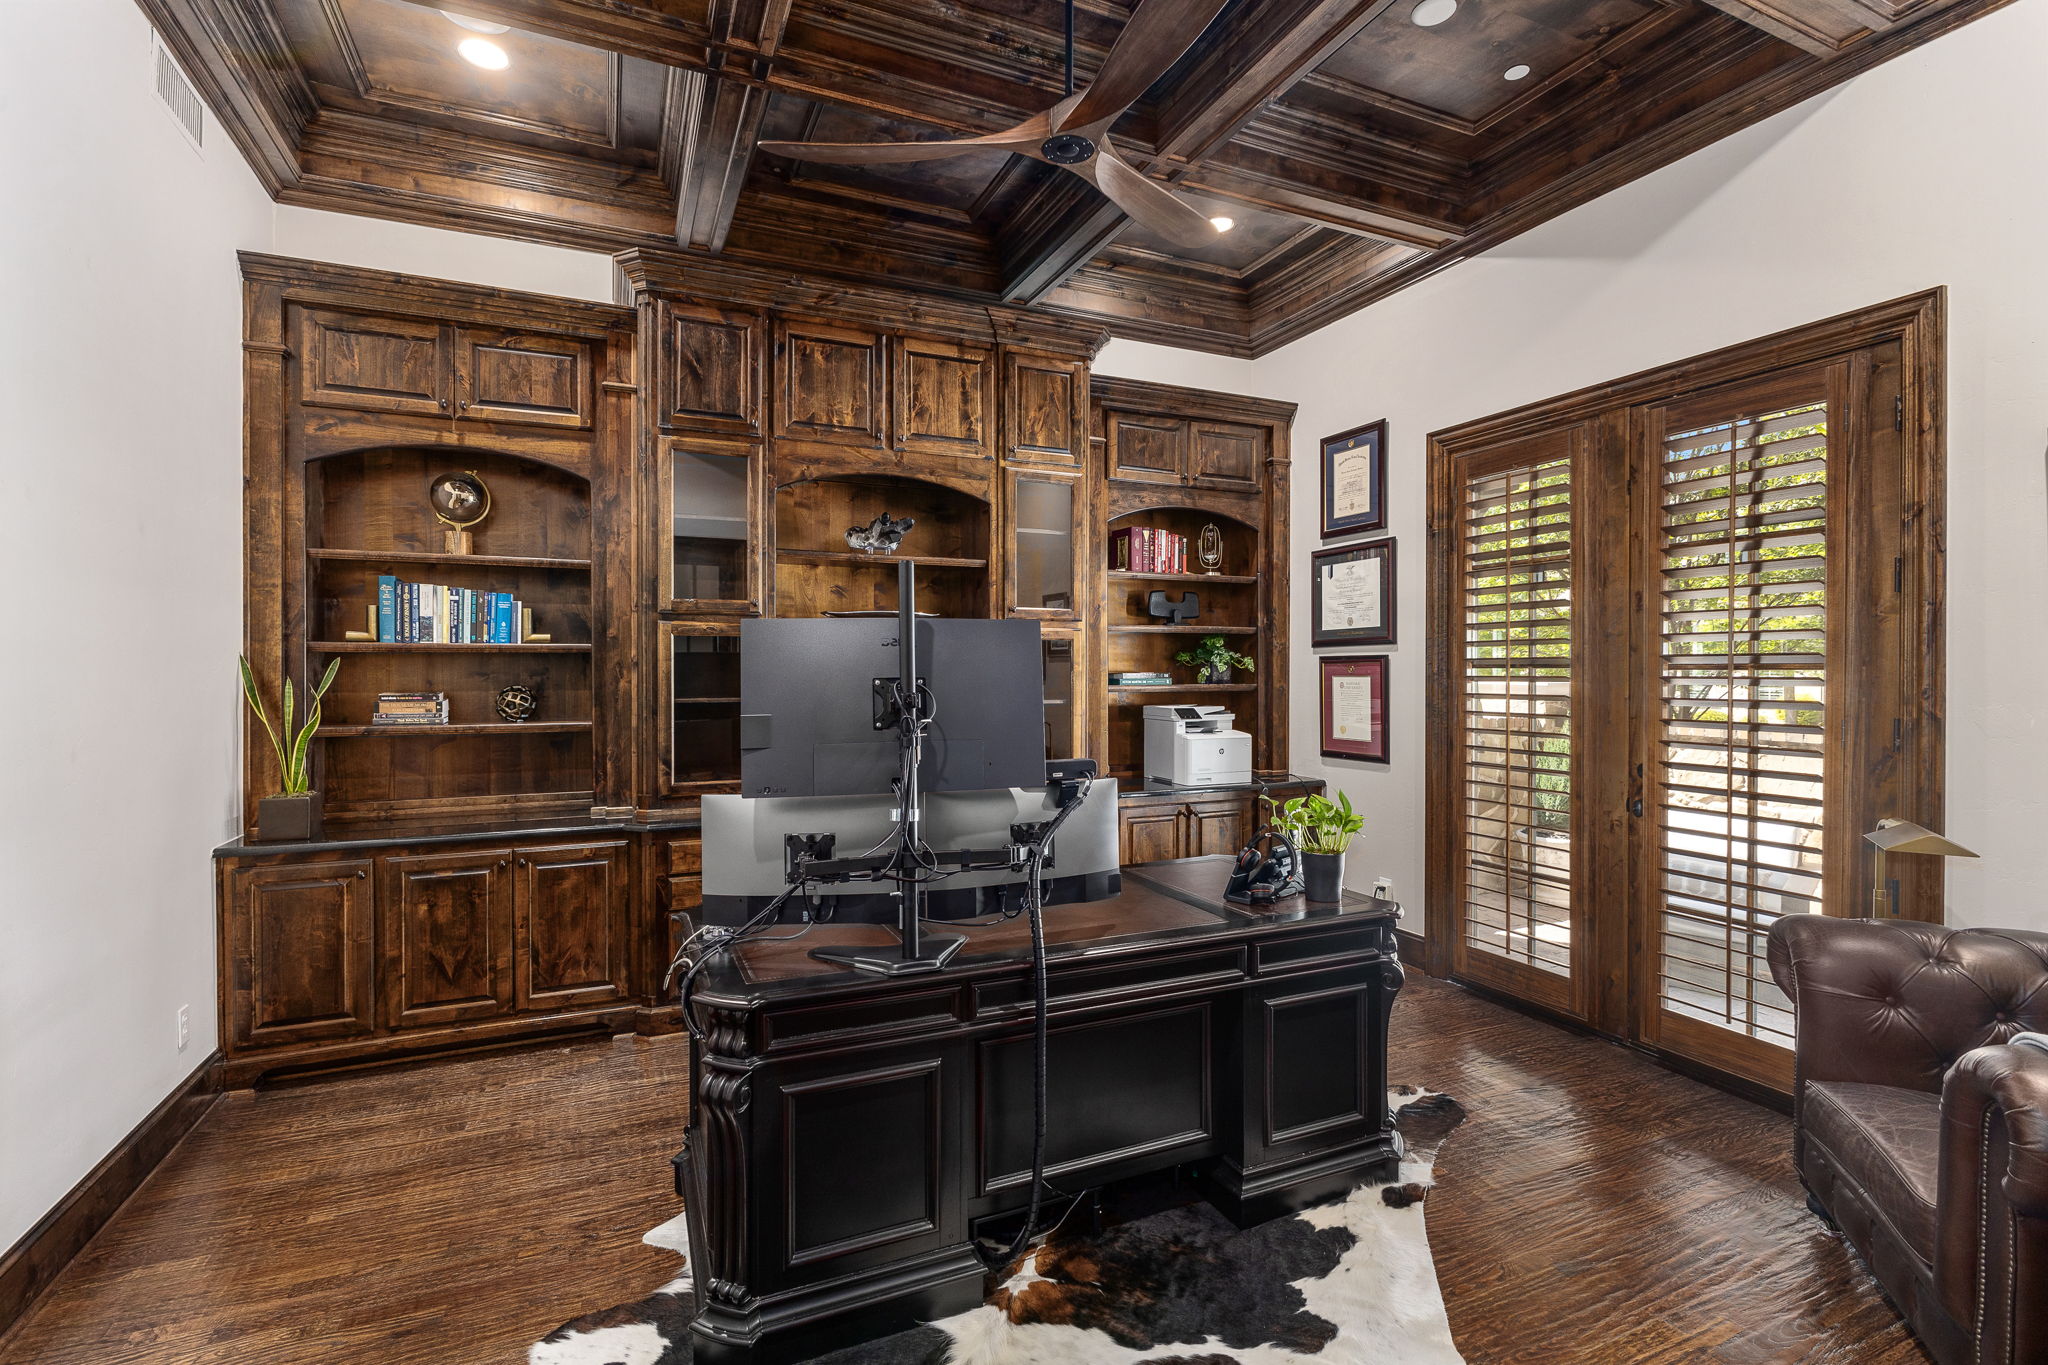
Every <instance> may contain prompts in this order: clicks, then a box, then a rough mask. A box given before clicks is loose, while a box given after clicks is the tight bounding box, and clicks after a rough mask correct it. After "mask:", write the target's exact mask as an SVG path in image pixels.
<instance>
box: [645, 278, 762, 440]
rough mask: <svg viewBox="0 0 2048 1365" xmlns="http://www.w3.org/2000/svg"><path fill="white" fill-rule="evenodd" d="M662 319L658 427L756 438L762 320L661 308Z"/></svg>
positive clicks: (719, 311) (731, 312)
mask: <svg viewBox="0 0 2048 1365" xmlns="http://www.w3.org/2000/svg"><path fill="white" fill-rule="evenodd" d="M662 319H663V323H664V325H663V328H662V337H661V399H660V403H661V406H660V409H659V411H660V413H661V424H662V425H663V426H665V427H669V428H671V429H679V430H685V431H714V432H725V433H730V434H733V435H740V436H759V435H760V434H761V426H762V423H761V388H762V385H761V351H762V344H763V342H762V338H763V334H764V327H763V323H762V319H761V315H760V314H759V313H749V312H745V311H743V310H737V309H728V308H707V307H696V306H688V305H683V304H675V303H663V304H662Z"/></svg>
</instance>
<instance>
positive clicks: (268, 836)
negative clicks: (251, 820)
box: [256, 792, 322, 844]
mask: <svg viewBox="0 0 2048 1365" xmlns="http://www.w3.org/2000/svg"><path fill="white" fill-rule="evenodd" d="M321 814H322V812H321V809H320V793H319V792H307V793H306V794H305V795H304V796H265V797H261V798H259V799H258V800H257V802H256V839H257V842H258V843H265V844H285V843H290V844H303V843H307V842H309V841H311V840H314V839H317V838H319V837H320V817H321Z"/></svg>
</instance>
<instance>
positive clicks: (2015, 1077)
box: [1934, 1043, 2048, 1359]
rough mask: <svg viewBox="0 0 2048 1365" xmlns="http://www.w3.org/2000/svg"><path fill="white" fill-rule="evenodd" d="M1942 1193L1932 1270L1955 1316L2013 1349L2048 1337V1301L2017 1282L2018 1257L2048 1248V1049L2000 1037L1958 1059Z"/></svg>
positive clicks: (1944, 1134) (1945, 1113) (1947, 1106)
mask: <svg viewBox="0 0 2048 1365" xmlns="http://www.w3.org/2000/svg"><path fill="white" fill-rule="evenodd" d="M1939 1197H1940V1207H1941V1210H1942V1217H1941V1223H1940V1233H1939V1236H1940V1244H1939V1245H1938V1246H1937V1247H1936V1249H1935V1260H1934V1279H1935V1286H1936V1289H1937V1290H1938V1291H1939V1293H1940V1295H1941V1299H1942V1303H1943V1304H1944V1306H1946V1307H1947V1309H1948V1311H1949V1313H1950V1315H1951V1316H1953V1317H1954V1318H1955V1320H1956V1321H1957V1322H1958V1323H1960V1324H1963V1325H1964V1326H1966V1327H1968V1328H1969V1329H1970V1331H1971V1332H1972V1333H1973V1334H1974V1335H1978V1336H1979V1337H1980V1339H1982V1338H1984V1337H1986V1336H1988V1337H1989V1338H1990V1339H1992V1340H1996V1341H1999V1342H2002V1343H2007V1344H2008V1349H2010V1344H2011V1343H2013V1342H2014V1341H2015V1339H2017V1340H2018V1341H2028V1342H2033V1343H2035V1344H2036V1345H2039V1344H2041V1343H2044V1342H2048V1310H2044V1308H2043V1307H2040V1306H2032V1305H2030V1304H2029V1303H2028V1302H2026V1301H2025V1300H2026V1299H2027V1298H2028V1297H2030V1296H2028V1295H2027V1294H2026V1293H2025V1291H2024V1287H2022V1289H2021V1292H2020V1297H2019V1300H2018V1301H2016V1300H2015V1299H2014V1297H2013V1290H2012V1288H2011V1286H2012V1285H2013V1271H2014V1264H2015V1257H2017V1258H2018V1260H2019V1261H2020V1262H2021V1263H2031V1262H2032V1261H2033V1260H2034V1259H2035V1258H2037V1257H2038V1256H2039V1255H2040V1253H2041V1252H2042V1250H2043V1249H2044V1248H2048V1051H2044V1050H2042V1049H2040V1048H2037V1047H2029V1046H2025V1045H2016V1044H2011V1043H2001V1044H1995V1045H1993V1046H1990V1047H1980V1048H1977V1049H1975V1050H1974V1051H1971V1052H1967V1053H1964V1054H1963V1056H1962V1057H1960V1058H1958V1059H1957V1061H1956V1064H1955V1065H1954V1066H1953V1067H1952V1068H1950V1070H1949V1073H1948V1076H1947V1079H1946V1080H1945V1081H1944V1083H1943V1085H1942V1090H1941V1189H1940V1196H1939ZM2018 1358H2022V1359H2035V1358H2037V1357H2035V1356H2031V1355H2022V1356H2020V1357H2018Z"/></svg>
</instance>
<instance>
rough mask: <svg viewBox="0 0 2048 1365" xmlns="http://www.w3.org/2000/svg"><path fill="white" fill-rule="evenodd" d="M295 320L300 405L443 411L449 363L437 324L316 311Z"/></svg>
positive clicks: (449, 383) (446, 404)
mask: <svg viewBox="0 0 2048 1365" xmlns="http://www.w3.org/2000/svg"><path fill="white" fill-rule="evenodd" d="M297 317H298V321H297V325H296V327H295V328H294V329H293V341H292V357H293V360H294V361H295V362H296V363H297V366H298V371H299V401H300V402H302V403H312V404H316V405H318V406H321V407H336V408H355V409H357V410H358V411H362V412H415V413H433V414H445V413H447V412H448V411H449V404H450V401H451V400H450V397H449V390H450V389H451V388H452V386H453V366H452V364H451V360H450V348H449V342H448V332H447V329H446V328H444V327H442V325H441V324H440V323H438V322H422V321H420V320H418V319H416V318H379V317H367V316H364V315H363V314H360V313H335V312H328V311H325V310H322V309H316V308H306V309H301V310H298V314H297Z"/></svg>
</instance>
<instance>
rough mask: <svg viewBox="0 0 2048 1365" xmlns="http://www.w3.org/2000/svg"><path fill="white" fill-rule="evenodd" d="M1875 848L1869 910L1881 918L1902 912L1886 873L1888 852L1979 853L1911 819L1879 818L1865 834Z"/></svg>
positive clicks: (1945, 855) (1964, 855) (1959, 855)
mask: <svg viewBox="0 0 2048 1365" xmlns="http://www.w3.org/2000/svg"><path fill="white" fill-rule="evenodd" d="M1863 837H1864V838H1865V839H1866V840H1868V841H1869V842H1870V845H1871V847H1872V848H1873V849H1875V850H1876V852H1875V853H1874V855H1873V858H1874V862H1875V864H1876V872H1877V875H1876V877H1875V878H1874V879H1873V881H1874V884H1873V885H1872V887H1871V892H1870V895H1871V910H1870V913H1871V914H1872V915H1874V916H1876V917H1877V918H1879V919H1883V918H1886V917H1887V916H1896V915H1897V914H1898V913H1899V909H1898V896H1897V893H1896V892H1895V890H1894V889H1893V887H1892V884H1891V882H1890V881H1889V880H1888V879H1887V878H1886V877H1885V875H1884V860H1885V855H1886V854H1890V853H1931V854H1933V855H1935V856H1936V857H1941V858H1974V857H1976V856H1977V855H1976V854H1975V853H1973V852H1972V851H1970V850H1969V849H1967V848H1964V847H1963V846H1962V845H1961V844H1959V843H1957V842H1955V841H1954V840H1953V839H1946V838H1943V837H1942V836H1941V835H1939V834H1936V833H1935V832H1934V831H1933V830H1931V829H1929V828H1927V826H1925V825H1916V824H1914V823H1913V822H1912V821H1911V820H1880V821H1878V822H1877V828H1876V829H1874V830H1871V831H1870V832H1869V833H1868V834H1866V835H1864V836H1863Z"/></svg>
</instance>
